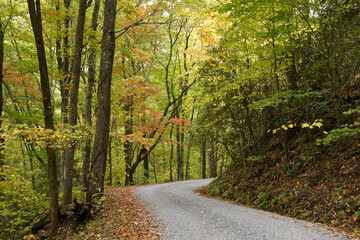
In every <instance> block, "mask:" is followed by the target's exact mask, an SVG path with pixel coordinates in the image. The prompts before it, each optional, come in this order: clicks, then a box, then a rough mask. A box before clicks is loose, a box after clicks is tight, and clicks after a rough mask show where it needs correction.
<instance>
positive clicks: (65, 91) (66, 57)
mask: <svg viewBox="0 0 360 240" xmlns="http://www.w3.org/2000/svg"><path fill="white" fill-rule="evenodd" d="M70 3H71V0H64V7H65V11H66V12H65V17H64V37H63V47H62V53H63V58H62V61H61V65H62V78H61V79H60V94H61V123H62V124H64V125H66V124H68V123H69V116H68V114H69V109H68V107H69V89H70V83H69V81H70V73H69V71H70V70H69V69H70V44H69V38H70V31H69V28H70V25H71V19H70V15H69V14H70V13H69V11H70ZM65 157H66V151H61V152H60V187H63V186H62V185H63V183H64V162H65Z"/></svg>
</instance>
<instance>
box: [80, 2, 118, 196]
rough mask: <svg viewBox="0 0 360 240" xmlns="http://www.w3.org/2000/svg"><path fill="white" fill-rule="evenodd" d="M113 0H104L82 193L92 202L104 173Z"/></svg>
mask: <svg viewBox="0 0 360 240" xmlns="http://www.w3.org/2000/svg"><path fill="white" fill-rule="evenodd" d="M116 4H117V0H106V1H105V9H104V25H103V26H104V30H103V37H102V44H101V61H100V75H99V84H98V108H97V109H98V110H97V114H96V119H97V121H96V132H95V142H94V150H93V155H92V158H91V167H90V174H89V189H88V192H87V195H86V200H87V201H88V202H93V201H94V200H95V199H98V198H100V197H101V196H102V195H103V194H104V177H105V170H106V157H107V147H108V142H109V133H110V116H111V112H110V106H111V79H112V70H113V63H114V53H115V18H116Z"/></svg>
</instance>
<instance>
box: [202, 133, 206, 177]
mask: <svg viewBox="0 0 360 240" xmlns="http://www.w3.org/2000/svg"><path fill="white" fill-rule="evenodd" d="M201 155H202V171H201V172H202V178H203V179H206V140H204V142H203V144H202V148H201Z"/></svg>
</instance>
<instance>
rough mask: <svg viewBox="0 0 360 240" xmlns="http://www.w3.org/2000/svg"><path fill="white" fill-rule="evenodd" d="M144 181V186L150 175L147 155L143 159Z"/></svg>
mask: <svg viewBox="0 0 360 240" xmlns="http://www.w3.org/2000/svg"><path fill="white" fill-rule="evenodd" d="M143 164H144V179H145V184H148V183H149V178H150V173H149V155H148V156H146V157H145V158H144V162H143Z"/></svg>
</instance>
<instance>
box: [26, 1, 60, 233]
mask: <svg viewBox="0 0 360 240" xmlns="http://www.w3.org/2000/svg"><path fill="white" fill-rule="evenodd" d="M27 2H28V8H29V14H30V19H31V25H32V28H33V32H34V37H35V42H36V49H37V56H38V62H39V70H40V82H41V93H42V102H43V109H44V121H45V128H46V129H52V130H55V126H54V121H53V114H54V112H53V108H52V104H51V91H50V85H49V74H48V68H47V62H46V54H45V46H44V39H43V34H42V29H43V28H42V19H41V7H40V0H36V6H35V3H34V0H28V1H27ZM49 145H50V143H48V144H47V147H46V152H47V160H48V177H49V196H50V221H51V233H50V234H51V235H53V234H54V233H55V232H56V229H57V225H58V224H59V202H58V181H57V168H56V152H55V149H54V148H51V147H50V146H49Z"/></svg>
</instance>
